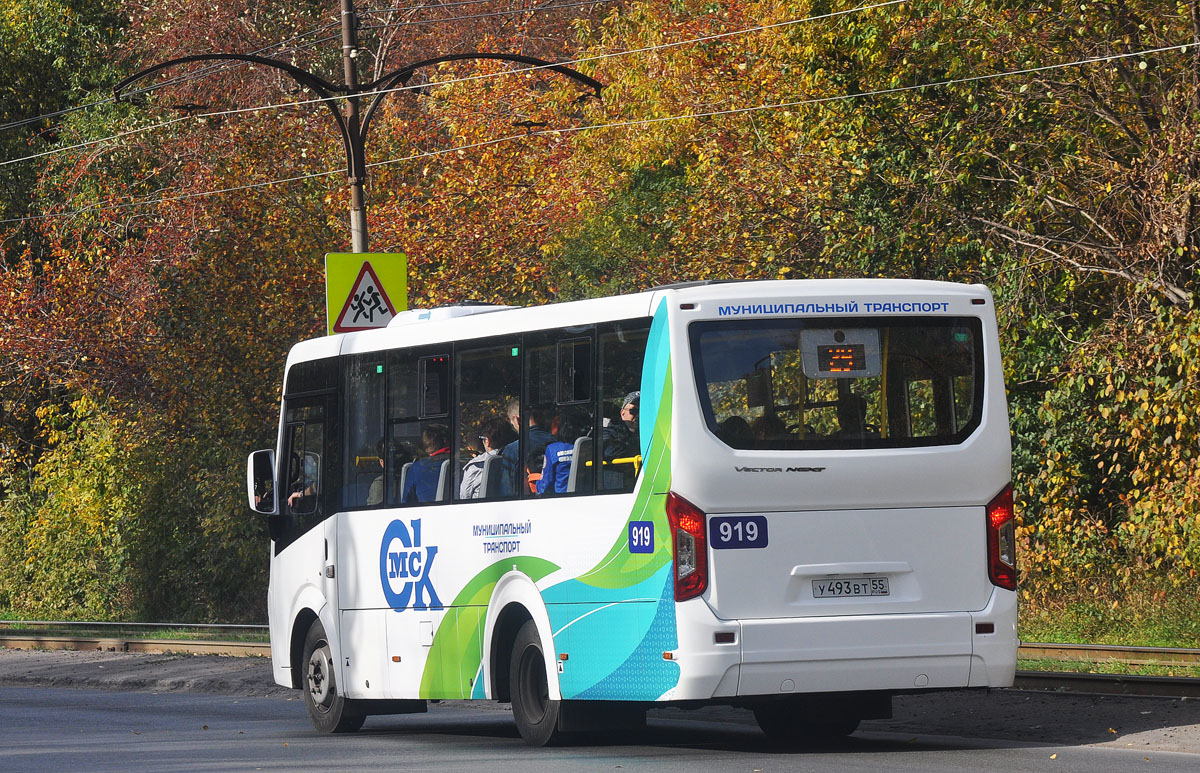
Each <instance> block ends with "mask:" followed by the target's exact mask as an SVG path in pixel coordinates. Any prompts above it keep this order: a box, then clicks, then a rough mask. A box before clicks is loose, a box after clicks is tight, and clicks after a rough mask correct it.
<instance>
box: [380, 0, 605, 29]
mask: <svg viewBox="0 0 1200 773" xmlns="http://www.w3.org/2000/svg"><path fill="white" fill-rule="evenodd" d="M612 1H613V0H579V2H573V3H560V4H550V3H547V4H546V5H534V6H530V7H528V8H512V9H509V10H507V11H490V12H488V13H475V14H470V15H467V16H447V17H444V18H441V19H408V20H405V21H396V22H390V23H388V24H368V25H364V26H362V27H360V28H359V29H364V30H381V29H391V28H393V27H417V26H421V25H424V24H442V23H445V22H451V21H468V20H471V19H488V18H491V17H495V16H518V15H520V14H526V13H545V12H546V11H558V10H561V9H563V8H579V7H581V6H585V5H600V4H602V3H610V2H612ZM432 7H433V8H437V7H438V6H432Z"/></svg>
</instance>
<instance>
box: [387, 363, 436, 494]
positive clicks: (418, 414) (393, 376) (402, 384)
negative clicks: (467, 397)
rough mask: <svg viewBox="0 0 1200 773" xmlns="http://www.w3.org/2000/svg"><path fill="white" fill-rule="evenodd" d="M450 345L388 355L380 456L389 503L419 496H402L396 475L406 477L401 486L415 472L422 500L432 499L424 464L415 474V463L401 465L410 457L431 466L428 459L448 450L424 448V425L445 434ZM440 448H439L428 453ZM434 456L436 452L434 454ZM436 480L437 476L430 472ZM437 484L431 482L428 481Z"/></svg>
mask: <svg viewBox="0 0 1200 773" xmlns="http://www.w3.org/2000/svg"><path fill="white" fill-rule="evenodd" d="M448 349H449V346H448V345H446V346H443V347H441V348H439V349H437V350H426V351H396V352H391V353H390V354H389V355H388V358H387V394H388V397H387V400H388V402H387V404H388V417H387V425H388V432H387V438H388V442H387V449H386V452H385V459H384V480H385V481H386V488H387V493H386V497H385V499H384V501H385V502H386V504H387V505H389V506H396V505H400V504H405V505H412V504H416V503H417V500H418V499H420V498H421V497H416V496H412V495H411V492H410V497H409V500H408V501H404V491H403V489H402V486H401V477H406V478H409V479H408V480H405V481H404V484H405V485H404V488H409V489H411V488H412V485H411V484H412V483H414V482H415V481H416V480H417V478H419V479H420V480H421V482H422V491H425V492H426V496H425V497H424V499H425V500H427V501H434V499H435V496H431V495H428V492H427V491H426V490H427V489H428V488H430V487H429V486H428V485H426V484H427V482H428V481H427V478H428V477H433V474H431V473H429V471H428V470H424V469H423V470H422V474H420V475H417V476H416V477H415V478H414V477H413V476H414V472H413V470H414V469H415V465H414V466H411V467H408V474H407V476H406V475H405V473H404V471H405V466H406V465H407V464H409V463H410V462H413V463H415V462H418V461H420V460H422V459H424V460H427V461H425V462H424V463H423V464H422V467H423V468H425V467H432V466H433V462H434V461H436V462H441V461H444V460H445V458H447V457H446V456H445V454H446V453H448V452H447V451H444V450H443V449H440V448H436V449H426V447H425V446H426V436H427V431H433V432H440V433H441V434H442V435H443V436H446V437H448V436H449V431H448V428H447V425H448V424H449V419H450V355H449V354H447V353H446V351H447V350H448ZM433 452H441V453H433ZM433 457H438V458H436V459H434V458H433ZM435 484H436V478H435ZM433 488H434V489H436V488H437V486H436V485H434V486H433Z"/></svg>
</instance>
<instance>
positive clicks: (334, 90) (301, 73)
mask: <svg viewBox="0 0 1200 773" xmlns="http://www.w3.org/2000/svg"><path fill="white" fill-rule="evenodd" d="M341 14H342V61H343V69H344V71H345V80H346V84H345V85H344V86H338V85H335V84H333V83H330V82H329V81H327V80H325V79H324V78H322V77H320V76H319V75H315V74H313V73H311V72H309V71H307V70H302V69H300V68H299V67H296V66H295V65H292V64H290V63H288V62H283V61H280V60H278V59H271V58H269V57H264V56H256V55H254V54H193V55H192V56H182V57H179V58H178V59H171V60H169V61H166V62H160V63H159V64H156V65H154V66H152V67H147V68H146V69H144V70H141V71H140V72H136V73H134V74H133V75H130V76H129V77H128V78H125V79H124V80H123V81H121V82H120V83H118V84H117V85H116V86H114V87H113V96H114V98H115V99H116V101H117V102H121V101H126V102H132V101H134V99H135V98H136V96H137V94H138V93H143V92H135V93H134V94H126V93H124V92H125V91H126V90H127V89H128V88H129V87H130V86H131V85H133V84H134V83H136V82H138V81H140V80H142V79H143V78H146V77H148V76H150V75H153V74H154V73H157V72H161V71H162V70H166V69H168V68H171V67H175V66H176V65H181V64H189V63H191V62H206V61H231V62H249V63H251V64H258V65H263V66H264V67H273V68H275V69H277V70H282V71H283V72H285V73H287V74H288V75H289V76H291V78H292V80H294V81H296V82H297V83H299V84H300V85H301V86H304V87H305V88H308V89H310V90H311V91H313V92H315V93H316V94H317V96H319V97H320V98H321V100H322V101H323V102H324V104H325V106H326V107H328V108H329V111H330V113H331V114H332V115H333V120H334V122H335V123H336V124H337V127H338V131H340V132H341V135H342V145H343V146H344V148H345V151H346V184H347V187H349V188H350V243H351V250H352V251H353V252H366V251H367V204H366V197H365V196H364V194H363V186H364V185H365V183H366V181H367V164H366V158H367V153H366V144H367V132H368V131H369V130H370V128H371V117H372V116H373V115H374V113H375V110H376V108H378V107H379V104H380V102H382V101H383V98H384V97H386V96H387V95H388V94H390V93H393V90H394V89H396V88H398V87H403V86H405V85H407V84H408V81H409V79H410V78H411V77H412V76H413V74H414V73H415V72H416V71H417V70H419V69H421V68H423V67H432V66H436V65H439V64H442V63H444V62H461V61H467V60H482V59H497V60H501V61H505V62H515V63H518V64H526V65H530V67H531V68H540V69H545V70H548V71H550V72H556V73H558V74H560V75H565V76H567V77H568V78H570V79H571V80H573V81H575V82H577V83H580V84H582V85H584V86H587V87H588V88H589V89H592V92H593V93H591V94H585V95H584V97H590V96H594V97H595V98H596V99H599V98H600V91H601V89H603V88H604V84H602V83H600V81H598V80H596V79H595V78H590V77H588V76H587V75H584V74H583V73H581V72H579V71H577V70H573V69H571V68H570V67H567V66H566V65H561V64H554V63H553V62H547V61H545V60H543V59H538V58H536V57H532V56H523V55H521V54H495V53H486V52H480V51H475V52H472V53H466V54H446V55H444V56H435V57H433V58H432V59H424V60H422V61H419V62H413V63H412V64H407V65H405V66H403V67H401V68H399V69H397V70H392V71H391V72H388V73H385V74H384V75H382V76H380V77H379V78H376V79H375V80H373V81H371V82H370V83H366V84H362V85H361V86H360V85H359V83H358V50H359V49H358V16H357V14H356V13H355V11H354V0H341ZM362 94H372V95H373V96H372V97H371V102H370V104H369V105H367V108H366V110H363V111H362V112H361V113H360V112H359V96H360V95H362ZM341 99H345V101H346V103H347V107H346V111H345V114H343V112H342V109H341V106H340V104H339V100H341Z"/></svg>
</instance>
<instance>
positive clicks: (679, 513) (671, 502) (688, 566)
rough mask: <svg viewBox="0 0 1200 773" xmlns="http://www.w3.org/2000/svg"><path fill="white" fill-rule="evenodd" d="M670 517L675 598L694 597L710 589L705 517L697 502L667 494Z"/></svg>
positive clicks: (684, 599) (679, 599) (680, 599)
mask: <svg viewBox="0 0 1200 773" xmlns="http://www.w3.org/2000/svg"><path fill="white" fill-rule="evenodd" d="M667 520H668V521H669V522H670V524H671V540H672V544H673V545H674V547H675V551H674V554H675V600H676V601H686V600H687V599H691V598H695V597H697V596H699V595H700V594H702V593H704V591H705V590H706V589H707V588H708V541H707V539H706V538H705V536H704V535H705V521H706V519H705V517H704V513H703V512H701V511H700V509H699V508H697V507H696V506H695V505H693V504H692V503H691V502H689V501H687V500H686V499H684V498H683V497H681V496H679V495H678V494H675V493H673V492H672V493H670V494H667Z"/></svg>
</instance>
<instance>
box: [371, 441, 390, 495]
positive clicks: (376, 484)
mask: <svg viewBox="0 0 1200 773" xmlns="http://www.w3.org/2000/svg"><path fill="white" fill-rule="evenodd" d="M386 451H387V443H385V442H384V441H383V440H382V439H381V440H380V441H379V442H378V443H376V444H375V455H376V456H378V457H379V476H378V477H377V478H375V479H374V480H372V481H371V487H370V488H369V489H367V505H368V506H370V505H379V504H383V468H384V465H383V455H384V453H386Z"/></svg>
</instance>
